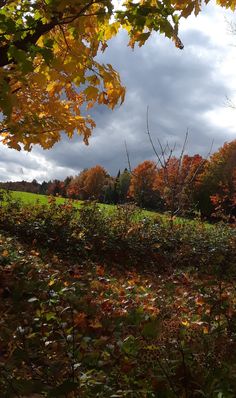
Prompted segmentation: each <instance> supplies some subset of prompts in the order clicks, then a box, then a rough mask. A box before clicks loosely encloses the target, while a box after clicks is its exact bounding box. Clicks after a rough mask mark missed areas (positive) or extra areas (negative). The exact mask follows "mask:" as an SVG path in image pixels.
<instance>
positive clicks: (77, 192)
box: [66, 169, 88, 199]
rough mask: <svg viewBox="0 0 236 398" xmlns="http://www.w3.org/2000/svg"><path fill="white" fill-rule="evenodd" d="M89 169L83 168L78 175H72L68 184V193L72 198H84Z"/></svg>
mask: <svg viewBox="0 0 236 398" xmlns="http://www.w3.org/2000/svg"><path fill="white" fill-rule="evenodd" d="M87 171H88V169H84V170H82V171H81V172H80V173H79V175H78V176H75V177H72V178H71V180H70V182H69V183H68V184H67V189H66V194H67V196H68V197H69V198H72V199H84V198H85V192H84V184H85V179H86V175H87Z"/></svg>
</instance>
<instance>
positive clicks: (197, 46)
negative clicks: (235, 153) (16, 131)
mask: <svg viewBox="0 0 236 398" xmlns="http://www.w3.org/2000/svg"><path fill="white" fill-rule="evenodd" d="M233 21H235V23H236V17H235V15H234V14H233V13H232V12H230V11H229V10H228V11H226V10H224V9H222V8H221V7H217V6H215V5H214V3H212V4H208V5H207V6H206V7H204V9H203V11H202V13H201V15H199V16H198V17H197V18H195V17H194V16H191V17H190V18H188V19H187V20H183V21H182V24H181V26H180V37H181V40H182V41H183V43H184V49H183V50H179V49H177V48H175V46H174V44H173V42H172V41H170V40H168V39H167V38H165V37H163V36H161V35H159V34H153V35H152V37H151V38H150V39H149V40H148V42H147V43H146V44H145V45H144V46H143V47H141V48H137V49H135V50H134V51H133V50H131V49H130V48H129V47H128V46H127V43H128V38H127V36H126V33H125V32H121V33H119V35H118V36H117V37H116V38H115V39H112V40H111V41H110V43H109V46H108V49H107V50H106V51H105V53H104V54H103V55H101V56H100V57H99V60H100V61H102V62H108V63H111V64H112V65H113V66H114V67H115V68H116V70H117V71H118V72H119V73H120V76H121V80H122V83H123V85H125V86H126V90H127V94H126V99H125V103H124V104H123V105H122V106H118V107H117V108H116V109H115V110H114V111H111V110H108V109H107V108H106V107H104V106H97V107H96V108H95V109H94V111H93V112H92V113H91V114H92V116H93V117H94V120H95V122H96V128H95V129H94V131H93V134H92V138H91V139H90V143H89V146H86V145H85V144H84V143H83V141H82V139H81V138H80V137H78V136H74V138H73V139H72V140H69V139H68V138H66V137H65V136H62V140H61V141H60V142H59V143H57V144H55V146H54V147H53V148H52V149H50V150H43V149H42V148H40V147H39V146H35V147H34V148H33V150H32V151H31V152H30V153H27V152H24V151H21V152H18V151H16V150H13V149H9V148H7V147H5V146H3V145H2V144H0V181H9V180H11V181H17V180H23V179H24V180H26V181H31V180H32V179H34V178H35V179H37V180H38V181H40V182H42V181H43V180H46V181H48V180H50V179H55V178H57V179H61V180H62V179H64V178H65V177H67V176H71V175H76V174H78V173H79V172H80V171H81V170H82V169H84V168H90V167H93V166H95V165H97V164H101V165H102V166H103V167H105V169H106V170H107V171H108V172H109V173H110V174H111V175H116V174H117V172H118V170H119V169H121V170H122V169H124V168H125V167H127V156H126V152H125V144H124V142H125V141H126V144H127V147H128V151H129V156H130V161H131V166H132V167H135V166H136V165H137V164H139V163H141V162H142V161H144V160H146V159H151V160H155V155H154V153H153V150H152V148H151V145H150V142H149V140H148V136H147V131H146V112H147V106H148V107H149V127H150V133H151V135H152V138H153V141H154V143H155V145H156V147H157V149H158V140H160V141H161V143H162V144H163V145H165V143H167V142H168V143H169V145H170V146H174V145H175V144H176V155H178V151H180V148H181V146H182V143H183V141H184V137H185V134H186V131H187V130H188V131H189V138H188V143H187V148H186V152H187V153H189V154H195V153H199V154H201V155H202V156H206V155H207V154H208V153H209V150H210V148H211V145H212V141H214V142H213V148H212V151H213V152H214V151H216V150H217V149H218V148H219V147H220V146H222V145H223V144H224V142H226V141H232V140H234V139H236V123H235V121H236V109H235V110H234V109H232V108H230V107H229V106H227V98H230V99H231V101H232V102H235V104H236V72H235V71H236V35H235V36H233V35H232V34H231V33H230V32H229V23H230V22H233Z"/></svg>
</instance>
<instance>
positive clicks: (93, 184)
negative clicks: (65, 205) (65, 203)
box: [67, 165, 109, 200]
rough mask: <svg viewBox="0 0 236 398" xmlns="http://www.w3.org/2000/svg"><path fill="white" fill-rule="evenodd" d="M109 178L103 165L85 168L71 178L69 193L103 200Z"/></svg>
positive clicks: (84, 197) (79, 196)
mask: <svg viewBox="0 0 236 398" xmlns="http://www.w3.org/2000/svg"><path fill="white" fill-rule="evenodd" d="M108 179H109V175H108V173H107V171H106V170H105V169H104V168H103V167H102V166H99V165H97V166H95V167H92V168H90V169H88V170H84V171H82V172H81V173H80V174H79V175H78V176H77V177H75V178H73V179H72V180H71V182H70V184H69V185H68V188H67V195H68V196H69V197H73V198H79V199H82V200H84V199H85V200H86V199H96V200H101V199H102V197H103V194H104V189H105V187H106V184H107V180H108Z"/></svg>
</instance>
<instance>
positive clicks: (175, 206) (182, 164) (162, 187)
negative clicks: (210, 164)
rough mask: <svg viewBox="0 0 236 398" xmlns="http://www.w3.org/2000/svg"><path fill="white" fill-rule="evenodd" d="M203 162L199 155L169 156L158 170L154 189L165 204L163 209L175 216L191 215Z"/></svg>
mask: <svg viewBox="0 0 236 398" xmlns="http://www.w3.org/2000/svg"><path fill="white" fill-rule="evenodd" d="M204 164H205V161H204V159H203V158H202V156H200V155H198V154H197V155H194V156H189V155H184V154H183V155H182V156H181V155H180V157H179V158H178V157H172V156H170V157H169V158H168V159H167V160H166V161H165V159H164V160H163V159H162V165H161V166H160V168H159V169H158V173H157V177H156V181H155V187H156V189H158V191H159V192H160V196H161V197H162V199H163V202H164V203H165V209H166V210H168V211H170V212H171V214H172V216H173V215H175V214H182V215H183V214H186V213H191V212H192V211H193V210H194V208H195V207H196V203H195V196H196V195H195V193H196V190H197V187H198V178H199V175H200V174H201V173H202V171H203V167H204Z"/></svg>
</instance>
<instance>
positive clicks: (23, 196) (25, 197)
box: [11, 191, 209, 225]
mask: <svg viewBox="0 0 236 398" xmlns="http://www.w3.org/2000/svg"><path fill="white" fill-rule="evenodd" d="M11 196H12V199H14V200H16V201H21V202H22V204H26V205H27V204H31V205H35V204H40V205H48V200H49V196H47V195H39V194H34V193H30V192H19V191H11ZM67 200H68V199H65V198H61V197H58V198H56V203H57V204H63V203H65V202H66V201H67ZM82 203H83V201H81V200H74V201H73V205H74V206H75V207H76V208H80V207H81V204H82ZM99 207H100V208H101V209H104V210H106V212H107V213H108V214H110V213H113V212H114V211H115V210H116V208H117V206H116V205H110V204H109V205H108V204H103V203H99ZM143 217H148V218H154V217H161V219H162V220H163V221H168V215H166V214H160V213H157V212H155V211H149V210H143V209H140V212H139V214H136V218H137V219H140V218H143ZM183 222H188V223H195V221H194V220H188V219H187V220H186V219H184V218H182V217H177V218H176V219H175V223H183ZM206 225H209V224H208V223H206Z"/></svg>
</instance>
